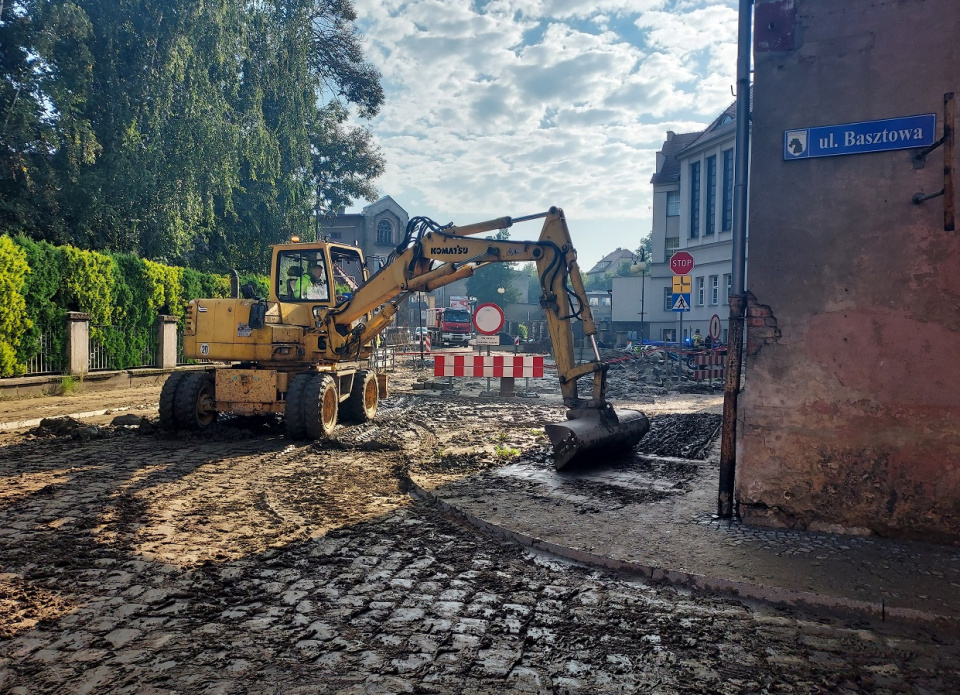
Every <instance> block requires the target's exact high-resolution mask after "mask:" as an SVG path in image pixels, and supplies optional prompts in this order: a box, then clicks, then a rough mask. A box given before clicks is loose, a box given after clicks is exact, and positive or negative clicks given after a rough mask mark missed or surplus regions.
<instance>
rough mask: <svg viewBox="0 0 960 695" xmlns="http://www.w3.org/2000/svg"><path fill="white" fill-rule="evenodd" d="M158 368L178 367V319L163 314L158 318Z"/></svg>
mask: <svg viewBox="0 0 960 695" xmlns="http://www.w3.org/2000/svg"><path fill="white" fill-rule="evenodd" d="M157 318H158V320H157V345H158V346H159V354H158V355H157V366H158V367H160V369H175V368H176V366H177V317H176V316H165V315H163V314H161V315H160V316H158V317H157Z"/></svg>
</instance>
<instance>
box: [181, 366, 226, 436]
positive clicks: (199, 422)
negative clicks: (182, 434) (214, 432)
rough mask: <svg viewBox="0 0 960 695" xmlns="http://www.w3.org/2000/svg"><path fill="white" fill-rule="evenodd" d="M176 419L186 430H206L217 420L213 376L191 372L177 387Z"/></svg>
mask: <svg viewBox="0 0 960 695" xmlns="http://www.w3.org/2000/svg"><path fill="white" fill-rule="evenodd" d="M173 407H174V419H175V420H176V424H177V426H179V427H181V428H183V429H186V430H205V429H206V428H208V427H209V426H210V425H212V424H213V423H214V422H215V421H216V419H217V399H216V395H215V393H214V384H213V375H211V374H210V373H209V372H189V373H187V374H186V375H185V376H184V378H183V381H181V382H180V383H179V384H177V385H176V395H175V396H174V404H173Z"/></svg>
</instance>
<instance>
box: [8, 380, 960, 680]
mask: <svg viewBox="0 0 960 695" xmlns="http://www.w3.org/2000/svg"><path fill="white" fill-rule="evenodd" d="M428 377H429V374H428V373H427V372H423V371H421V372H418V371H416V370H404V371H402V372H398V373H397V374H396V375H395V378H394V379H393V388H394V390H395V392H394V394H393V395H392V396H391V397H390V398H388V399H387V400H386V401H385V402H384V403H383V404H382V407H381V411H380V413H379V415H378V417H377V419H376V420H375V421H374V422H372V423H368V424H365V425H359V426H349V427H341V428H339V429H338V430H337V433H336V436H335V437H334V438H333V439H331V440H329V441H326V442H323V443H321V444H316V443H314V444H305V443H299V442H291V441H289V440H287V439H286V438H285V437H284V436H283V433H282V427H281V426H280V425H279V424H278V423H276V422H261V423H257V424H252V423H249V422H246V421H243V420H241V419H237V418H224V420H223V421H222V422H221V423H218V424H217V425H216V426H215V427H214V429H213V430H212V431H210V432H207V433H204V434H202V435H196V434H186V433H179V434H175V433H168V432H163V431H161V430H159V429H158V428H157V427H156V426H155V408H156V393H155V392H154V391H150V390H146V391H138V392H137V393H136V394H134V393H131V394H129V395H128V397H126V398H124V399H119V400H118V399H117V397H116V394H113V395H109V396H103V397H96V398H95V399H94V400H95V402H94V401H92V400H88V399H83V400H78V401H77V402H76V403H77V407H75V408H70V407H66V406H70V405H71V403H69V402H67V403H66V404H62V403H61V404H58V405H57V406H56V407H57V408H59V409H60V412H90V411H97V410H101V409H105V408H109V409H112V410H114V412H111V413H108V414H106V415H100V416H94V417H90V418H84V419H83V420H82V421H77V422H69V421H67V422H63V421H60V422H47V423H45V424H44V425H43V426H41V427H34V428H31V429H23V430H17V431H10V432H6V433H4V434H0V692H9V693H61V692H62V693H67V692H70V693H72V692H110V693H115V692H119V693H123V692H129V693H248V692H249V693H328V692H329V693H367V692H371V693H372V692H377V693H400V692H419V693H501V692H530V693H565V692H569V693H598V692H639V693H819V692H822V693H834V692H837V693H901V692H912V693H953V692H956V687H955V686H956V683H957V682H960V673H958V671H957V669H958V666H957V664H958V663H960V662H958V659H957V657H958V656H960V648H958V643H957V642H956V640H955V639H954V637H953V636H945V635H943V634H942V633H939V632H937V631H935V630H929V629H925V628H923V627H911V626H903V625H901V626H899V627H897V626H890V625H882V624H871V623H869V622H866V621H862V620H856V619H851V618H843V617H836V616H833V617H831V616H825V615H812V614H806V613H802V612H798V611H786V610H778V609H773V608H769V607H764V606H760V605H751V604H745V603H742V602H738V601H735V600H732V599H729V598H723V597H714V596H707V595H703V594H693V593H690V592H686V591H682V590H678V589H675V588H671V587H666V586H655V585H649V584H644V583H641V582H636V581H631V579H630V578H629V577H618V576H615V575H613V574H611V573H609V572H607V571H600V570H596V569H591V568H589V567H581V566H576V565H573V564H570V563H566V562H560V561H558V560H556V559H554V558H550V557H544V556H537V555H533V554H531V553H529V552H527V551H525V550H523V549H521V548H520V547H518V546H515V545H512V544H509V543H505V542H502V541H499V540H496V539H494V538H491V537H488V536H485V535H484V534H483V533H481V532H479V531H478V530H477V529H475V528H473V527H465V526H462V525H461V524H459V523H458V522H457V521H456V520H454V519H452V518H449V517H447V516H445V515H444V514H443V513H441V512H440V511H438V510H437V509H436V508H434V507H431V506H429V505H426V504H423V503H419V502H414V501H413V500H412V499H411V498H410V497H409V496H408V495H407V494H406V490H407V487H408V486H409V481H410V479H411V478H413V477H416V478H417V480H421V481H422V480H429V481H431V482H432V483H434V484H438V485H439V484H446V483H450V482H456V481H457V480H462V479H465V478H466V477H468V476H476V475H482V474H483V473H484V472H489V471H491V470H494V469H496V468H499V467H503V466H507V465H510V464H515V463H516V462H518V461H526V462H528V463H529V465H530V466H531V467H533V468H538V467H543V468H546V467H548V466H549V448H548V443H547V441H546V439H545V437H544V434H543V430H542V427H543V424H544V423H545V422H550V421H558V420H562V419H563V408H562V406H561V405H560V402H559V397H558V395H557V392H556V388H555V386H554V385H553V384H552V382H551V380H550V379H544V380H535V383H533V384H530V385H529V387H530V389H531V391H532V390H537V391H538V393H539V396H540V397H539V398H535V399H534V398H530V399H510V400H506V399H497V398H480V397H478V396H476V395H473V393H474V392H475V391H478V390H482V389H484V388H485V386H486V385H485V384H484V383H482V381H477V382H470V383H464V384H458V389H457V390H458V393H457V394H453V393H449V392H448V393H440V392H436V391H429V392H428V391H423V390H422V389H419V388H418V389H415V388H414V384H422V383H423V382H424V381H425V380H427V379H428ZM610 382H611V396H612V397H614V398H617V399H619V401H620V402H622V403H623V404H624V405H632V406H634V407H638V408H641V409H643V410H645V411H646V412H647V413H648V414H649V415H650V416H651V422H652V425H651V432H650V434H649V435H648V436H647V437H645V438H644V440H643V441H642V442H641V445H640V447H639V449H640V450H641V451H643V452H647V453H655V454H657V455H660V456H667V457H674V458H676V459H677V460H676V461H674V462H672V463H662V462H661V463H659V464H656V465H654V464H640V463H631V462H630V461H638V460H639V459H636V458H634V459H630V460H625V462H624V463H623V464H622V465H623V466H631V465H648V466H650V470H649V471H646V473H647V474H648V475H649V477H650V478H651V479H652V480H654V481H655V483H656V484H651V485H650V486H649V488H648V489H645V490H639V491H635V492H634V493H633V494H635V495H637V496H638V497H635V498H633V499H631V500H618V499H611V498H610V494H611V491H610V490H606V489H603V486H602V485H600V484H597V483H591V484H589V485H587V484H585V487H584V489H582V490H579V491H578V494H579V495H581V496H582V498H583V499H585V500H587V501H586V502H585V503H584V507H585V509H584V513H585V514H592V515H597V514H602V513H603V511H604V509H606V508H612V507H615V506H616V505H617V504H622V503H625V502H627V501H629V502H630V503H637V502H644V501H651V502H652V501H656V500H657V499H661V498H662V496H663V495H669V494H682V493H683V490H684V485H685V484H687V482H688V481H689V479H690V477H691V476H692V475H693V473H694V471H695V470H696V466H698V465H700V464H701V463H702V462H703V461H705V460H708V459H709V458H710V457H711V456H713V455H715V453H714V452H715V448H714V445H715V442H716V436H717V431H718V427H719V412H720V405H721V400H720V394H719V391H718V390H716V389H711V388H710V387H707V386H703V385H695V384H687V385H684V386H682V387H681V388H680V389H679V392H678V391H676V390H674V391H673V392H668V391H667V390H666V389H667V387H670V386H671V385H670V384H664V383H663V382H662V379H660V380H658V377H657V375H656V369H655V368H653V367H651V366H650V365H640V364H639V363H638V364H632V363H626V364H621V365H620V366H618V367H616V368H615V369H614V370H613V372H612V374H611V379H610ZM684 391H686V392H684ZM4 405H5V406H6V407H7V411H6V412H7V413H8V414H10V413H16V414H18V415H20V414H23V413H30V412H34V413H41V414H51V410H52V409H53V408H52V407H51V402H49V401H46V400H44V399H36V400H35V402H34V403H20V404H19V405H17V406H13V405H11V404H9V403H8V404H4ZM31 406H35V407H33V408H32V409H31ZM96 406H102V407H96ZM64 407H66V410H64V409H63V408H64ZM117 414H122V415H126V416H131V415H133V416H135V417H132V418H131V417H128V418H127V422H129V423H130V424H109V423H110V422H112V421H113V418H114V417H116V415H117ZM15 419H21V420H23V419H28V418H22V417H18V418H15ZM8 421H9V420H8ZM502 481H503V482H502V483H501V484H504V485H522V484H523V483H522V481H519V480H517V479H508V478H503V479H502ZM489 494H491V495H496V494H497V490H496V489H491V490H490V492H489ZM617 494H623V493H622V491H621V492H619V493H617ZM644 496H647V497H644ZM591 500H592V502H591ZM549 517H550V510H549V509H548V508H545V509H544V519H545V523H547V521H548V520H549Z"/></svg>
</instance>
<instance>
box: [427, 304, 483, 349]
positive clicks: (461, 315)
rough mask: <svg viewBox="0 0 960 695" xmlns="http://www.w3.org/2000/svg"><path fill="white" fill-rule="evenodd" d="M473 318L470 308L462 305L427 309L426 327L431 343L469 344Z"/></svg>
mask: <svg viewBox="0 0 960 695" xmlns="http://www.w3.org/2000/svg"><path fill="white" fill-rule="evenodd" d="M472 326H473V319H472V317H471V316H470V309H469V308H466V309H465V308H463V307H459V306H456V307H442V308H440V309H427V328H428V329H429V331H430V342H431V344H433V345H435V346H437V347H440V346H443V345H463V346H466V345H469V344H470V335H471V331H472Z"/></svg>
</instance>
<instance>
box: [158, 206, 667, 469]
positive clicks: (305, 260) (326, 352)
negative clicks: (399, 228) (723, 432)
mask: <svg viewBox="0 0 960 695" xmlns="http://www.w3.org/2000/svg"><path fill="white" fill-rule="evenodd" d="M532 220H542V223H543V226H542V229H541V231H540V236H539V237H538V238H537V239H536V240H535V241H514V240H511V239H484V238H478V236H477V235H480V234H484V233H489V232H493V231H497V230H501V229H508V228H511V227H513V226H514V225H515V224H518V223H521V222H527V221H532ZM523 261H532V262H533V263H535V264H536V268H537V276H538V278H539V281H540V293H541V294H540V306H541V307H543V311H544V315H545V316H546V321H547V327H548V331H549V334H550V340H551V343H552V345H553V353H554V357H555V359H556V363H557V372H558V376H559V379H560V391H561V394H562V396H563V403H564V405H565V406H566V407H567V420H566V421H565V422H562V423H556V424H550V425H547V426H546V428H545V429H546V432H547V435H548V436H549V437H550V439H551V441H552V442H553V445H554V463H555V465H556V467H557V469H563V468H566V467H567V466H570V465H572V464H574V463H577V462H589V461H590V460H593V459H595V458H596V457H597V456H598V455H599V454H600V453H601V452H607V451H610V450H615V449H629V448H631V447H633V446H634V445H636V443H637V442H638V441H639V440H640V438H641V437H643V436H644V435H645V434H646V433H647V430H648V429H649V423H648V421H647V418H646V417H644V416H643V414H642V413H639V412H637V411H631V410H621V411H616V410H614V408H613V406H612V405H611V404H610V403H609V402H607V400H606V395H605V394H606V375H607V365H606V364H604V363H603V361H602V360H601V359H600V354H599V351H598V350H597V343H596V340H595V336H596V333H597V326H596V323H595V322H594V320H593V315H592V314H591V312H590V306H589V302H588V301H587V294H586V290H585V289H584V285H583V279H582V278H581V276H580V270H579V267H578V266H577V252H576V250H575V249H574V247H573V243H572V242H571V240H570V232H569V230H568V229H567V222H566V219H565V218H564V216H563V211H562V210H560V209H559V208H555V207H554V208H550V210H548V211H546V212H543V213H538V214H535V215H528V216H526V217H516V218H511V217H501V218H498V219H495V220H489V221H486V222H478V223H475V224H470V225H465V226H462V227H455V226H453V225H446V226H441V225H438V224H437V223H435V222H433V221H432V220H429V219H427V218H423V217H416V218H413V219H412V220H411V221H410V223H409V224H408V225H407V229H406V234H405V237H404V239H403V241H402V242H401V243H400V244H399V245H398V246H397V247H396V248H395V249H394V251H393V253H392V254H391V255H390V257H389V258H388V259H387V261H386V262H385V263H384V264H383V266H382V267H381V268H380V269H379V270H378V271H377V272H376V273H375V274H374V275H373V276H372V277H368V272H367V267H366V264H365V262H364V259H363V253H362V251H361V250H360V249H359V248H357V247H355V246H350V245H347V244H341V243H335V242H329V241H317V242H312V243H304V244H300V243H298V242H292V243H289V244H278V245H276V246H275V247H274V248H273V258H272V263H271V266H272V278H271V289H270V296H269V298H268V299H259V298H254V297H250V298H246V299H240V298H239V297H233V298H230V299H197V300H194V301H192V302H191V303H190V308H189V310H188V314H187V319H186V327H185V330H184V343H183V352H184V355H185V356H186V357H191V358H195V359H205V360H222V361H228V362H233V363H234V364H233V366H231V367H230V368H229V369H219V370H218V369H214V368H211V369H209V370H205V371H202V372H196V373H194V374H193V375H184V374H181V375H179V376H177V378H176V379H174V378H171V379H168V381H167V383H166V384H164V390H163V392H162V393H161V404H162V405H161V421H162V422H163V423H164V426H167V427H171V428H188V429H202V428H203V427H206V426H208V425H209V424H210V423H211V422H212V421H213V420H214V419H215V418H216V416H217V414H218V413H219V412H230V413H234V414H238V415H260V414H264V413H277V414H282V415H283V417H284V420H285V423H286V426H287V431H288V433H289V434H290V435H291V436H293V437H295V438H304V437H312V438H316V437H323V436H329V435H330V433H332V432H333V429H334V427H335V425H336V423H337V419H338V417H339V414H340V413H341V412H342V413H344V414H346V415H347V416H348V417H349V418H350V419H352V420H354V421H358V422H364V421H366V420H369V419H371V418H373V417H374V416H375V414H376V410H377V402H378V400H379V399H380V398H381V397H383V396H384V395H385V394H386V388H387V379H386V375H384V374H374V373H373V372H371V371H369V370H366V369H365V368H364V366H363V360H365V359H366V358H367V357H368V356H369V355H370V354H371V352H372V347H371V345H372V341H373V340H374V339H375V338H376V337H377V336H378V335H380V333H382V332H383V331H384V330H385V329H386V328H387V327H388V326H389V325H390V324H391V323H392V321H393V317H394V316H395V315H396V313H397V311H398V309H399V307H400V304H401V302H403V301H404V299H406V298H408V297H410V296H411V295H412V294H413V293H415V292H430V291H432V290H435V289H437V288H439V287H443V286H444V285H448V284H450V283H451V282H455V281H457V280H460V279H462V278H467V277H470V276H471V275H473V273H475V272H476V271H477V269H478V268H482V267H483V266H485V265H488V264H490V263H516V262H523ZM575 320H578V321H580V322H581V325H582V328H583V334H584V338H585V340H589V341H590V343H591V347H592V351H591V352H592V359H590V360H589V361H587V362H578V361H577V360H576V355H575V351H574V339H573V321H575ZM587 377H589V378H590V379H591V380H592V382H591V386H590V388H589V393H585V394H581V393H580V392H579V390H578V381H579V380H580V379H581V378H587ZM341 408H342V410H341Z"/></svg>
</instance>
